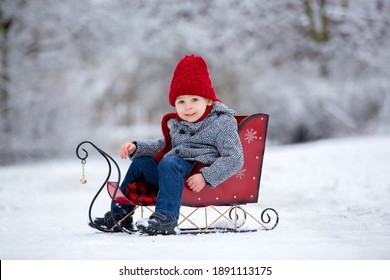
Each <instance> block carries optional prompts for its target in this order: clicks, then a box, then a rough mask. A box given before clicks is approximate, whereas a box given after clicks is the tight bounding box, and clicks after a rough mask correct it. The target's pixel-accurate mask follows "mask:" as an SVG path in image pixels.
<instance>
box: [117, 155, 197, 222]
mask: <svg viewBox="0 0 390 280" xmlns="http://www.w3.org/2000/svg"><path fill="white" fill-rule="evenodd" d="M191 169H192V163H191V162H188V161H185V160H183V159H181V158H178V157H175V156H166V157H164V158H163V159H162V160H161V161H160V163H157V162H156V161H155V160H154V158H152V157H138V158H136V159H134V160H133V162H132V163H131V164H130V166H129V169H128V170H127V174H126V176H125V178H124V180H123V182H122V184H121V186H120V189H121V190H122V192H123V193H126V187H127V185H128V184H129V183H134V182H136V181H141V180H142V181H146V182H148V183H149V184H150V185H152V186H151V187H155V188H157V189H158V190H159V192H158V195H157V200H156V209H155V211H156V212H160V213H162V214H169V215H172V216H173V217H174V218H175V219H178V218H179V213H180V212H179V211H180V205H181V198H182V194H183V188H184V181H185V179H186V178H187V177H188V176H189V175H190V173H191ZM118 207H119V208H121V209H123V210H125V211H126V212H130V211H132V210H133V209H134V208H135V206H134V205H118Z"/></svg>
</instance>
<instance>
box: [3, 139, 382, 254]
mask: <svg viewBox="0 0 390 280" xmlns="http://www.w3.org/2000/svg"><path fill="white" fill-rule="evenodd" d="M389 144H390V136H382V137H379V136H370V137H368V136H367V137H357V138H340V139H331V140H322V141H318V142H311V143H307V144H300V145H288V146H269V147H267V149H266V153H265V160H264V167H263V173H262V181H261V190H260V199H259V203H257V204H251V205H246V206H244V207H245V208H246V209H248V210H249V211H250V212H251V213H252V214H258V215H259V214H260V213H261V211H262V209H264V208H267V207H273V208H275V209H276V210H277V211H278V212H279V215H280V221H279V225H278V226H277V227H276V228H275V229H274V230H273V231H258V232H250V233H239V234H237V233H236V234H234V233H223V234H222V233H217V234H204V235H180V236H153V237H151V236H140V235H127V234H125V233H113V234H107V233H102V232H97V231H95V230H94V229H92V228H90V227H88V226H87V223H88V218H87V213H88V207H89V203H90V201H91V199H92V198H93V196H94V194H95V192H96V191H97V189H98V187H99V186H100V185H101V182H102V181H103V180H104V178H105V176H106V166H105V162H104V160H103V159H100V158H98V157H97V156H96V155H93V154H92V153H91V155H90V158H88V160H87V164H86V178H87V179H88V183H87V184H86V185H80V184H79V179H80V176H81V165H80V161H79V160H78V159H77V158H76V157H75V156H74V158H71V159H53V160H52V161H44V162H36V163H34V164H20V165H14V166H6V167H1V168H0V184H1V187H0V196H1V200H0V221H1V229H0V242H1V247H0V258H1V259H2V260H23V259H25V260H49V259H50V260H51V259H55V260H63V259H69V260H86V259H89V260H105V259H111V260H115V259H126V260H128V259H134V260H151V259H161V260H191V259H193V260H207V259H210V260H211V259H218V260H242V259H248V260H257V259H268V260H288V259H294V260H305V259H317V260H329V259H331V260H334V259H337V260H339V259H352V260H359V259H364V260H368V259H374V260H378V259H387V260H388V259H390V250H389V249H390V206H389V205H390V204H389V201H390V172H389V170H390V161H389V158H390V149H389ZM118 158H119V157H118ZM119 163H120V166H121V168H122V172H124V171H125V170H126V167H127V165H128V163H129V162H128V161H119ZM108 205H109V200H108V195H107V194H106V193H105V192H103V193H102V197H101V198H99V200H98V202H97V205H96V209H94V212H93V213H94V215H102V214H104V213H105V211H106V210H107V208H108ZM184 210H186V209H184ZM199 215H200V214H199Z"/></svg>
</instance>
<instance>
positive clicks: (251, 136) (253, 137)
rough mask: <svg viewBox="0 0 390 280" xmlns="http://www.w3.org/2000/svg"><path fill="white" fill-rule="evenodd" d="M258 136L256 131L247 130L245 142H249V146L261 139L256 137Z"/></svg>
mask: <svg viewBox="0 0 390 280" xmlns="http://www.w3.org/2000/svg"><path fill="white" fill-rule="evenodd" d="M256 134H257V131H256V130H254V129H253V128H251V129H247V130H246V132H245V138H244V140H245V141H247V142H248V144H250V143H252V142H254V141H255V140H257V139H258V138H259V137H257V136H256Z"/></svg>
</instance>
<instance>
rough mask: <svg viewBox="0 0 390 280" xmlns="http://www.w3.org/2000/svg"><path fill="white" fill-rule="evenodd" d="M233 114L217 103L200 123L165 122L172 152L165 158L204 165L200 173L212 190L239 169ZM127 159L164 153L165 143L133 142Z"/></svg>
mask: <svg viewBox="0 0 390 280" xmlns="http://www.w3.org/2000/svg"><path fill="white" fill-rule="evenodd" d="M234 114H235V112H234V111H233V110H231V109H230V108H228V107H227V106H226V105H224V104H223V103H220V102H215V104H214V107H213V109H212V110H211V112H210V113H209V115H208V116H207V117H206V118H205V119H203V120H202V121H199V122H196V123H190V122H186V121H180V120H178V119H176V118H175V119H171V120H169V122H168V127H169V129H170V136H171V139H172V149H171V150H170V151H168V152H167V153H166V154H165V157H166V156H176V157H180V158H182V159H184V160H187V161H196V162H200V163H203V164H206V165H207V166H206V167H203V168H202V169H200V172H201V174H202V175H203V177H204V179H205V181H206V182H207V184H208V185H209V186H211V187H212V188H215V187H216V186H217V185H219V184H220V183H222V182H223V181H225V180H226V179H228V178H229V177H230V176H232V175H234V174H235V173H236V172H237V171H239V170H240V169H241V168H242V165H243V163H244V157H243V152H242V146H241V142H240V138H239V136H238V132H237V121H236V119H235V118H234ZM134 143H135V144H136V146H137V149H136V151H135V152H134V154H132V155H131V156H130V158H132V159H134V158H137V157H140V156H152V157H154V156H155V155H156V154H157V153H158V152H159V151H161V149H163V147H164V145H165V142H164V139H158V140H147V141H136V142H134Z"/></svg>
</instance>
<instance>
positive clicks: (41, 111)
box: [0, 0, 390, 165]
mask: <svg viewBox="0 0 390 280" xmlns="http://www.w3.org/2000/svg"><path fill="white" fill-rule="evenodd" d="M0 5H1V9H0V24H1V25H0V61H1V63H0V73H1V80H0V131H1V132H0V133H1V134H0V164H1V165H8V164H13V163H18V162H21V161H23V162H25V161H26V160H32V159H33V160H36V159H43V158H48V157H64V156H69V157H74V150H75V147H76V146H77V144H78V143H79V142H80V141H82V140H86V139H88V140H91V141H94V142H96V143H97V144H99V145H100V146H101V147H106V148H107V149H110V150H112V151H117V149H118V147H119V145H120V144H122V142H123V141H126V140H133V139H136V138H137V137H156V136H157V135H159V133H160V132H159V122H160V118H161V116H162V115H163V114H164V113H166V112H168V111H170V110H172V108H171V107H170V106H169V105H168V102H167V92H168V88H169V83H170V79H171V75H172V72H173V70H174V67H175V65H176V63H177V62H178V60H179V59H180V58H181V57H182V56H183V55H185V54H191V53H195V54H197V55H202V56H203V57H204V58H205V59H206V61H207V62H208V64H209V68H210V69H209V70H210V74H211V78H212V80H213V83H214V87H215V89H216V91H217V94H218V96H219V98H220V99H221V100H223V101H224V102H225V103H226V104H227V105H228V106H230V107H232V108H234V109H235V110H236V111H237V113H238V114H250V113H255V112H264V113H268V114H270V116H271V117H270V125H269V134H268V141H269V142H268V143H273V144H290V143H299V142H305V141H311V140H316V139H323V138H331V137H345V136H358V135H380V134H382V135H383V134H389V132H390V126H389V120H390V96H389V95H390V79H389V73H390V1H388V0H370V1H367V0H353V1H352V0H279V1H252V0H223V1H222V0H213V1H195V0H194V1H182V0H166V1H157V0H156V1H153V0H120V1H110V0H83V1H79V0H66V1H50V0H28V1H27V0H0Z"/></svg>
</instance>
